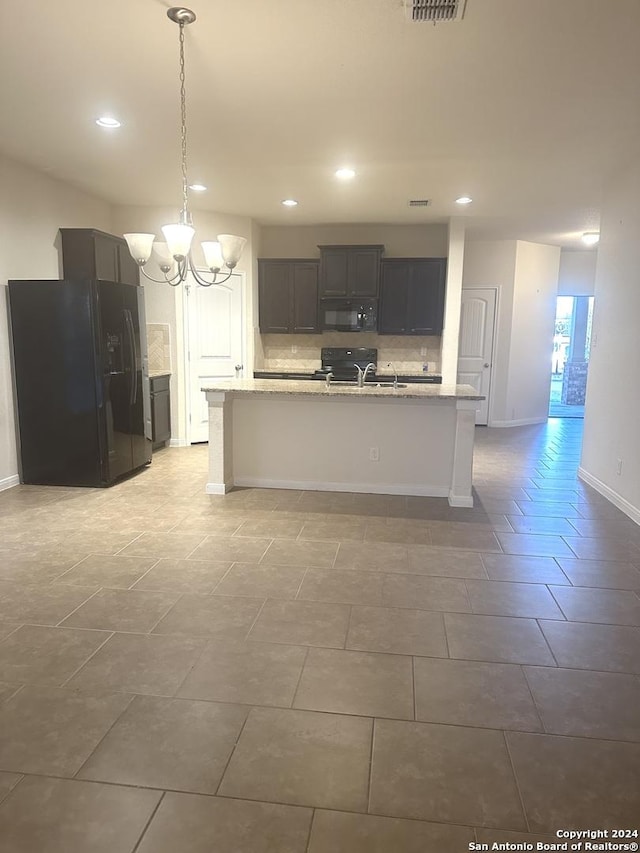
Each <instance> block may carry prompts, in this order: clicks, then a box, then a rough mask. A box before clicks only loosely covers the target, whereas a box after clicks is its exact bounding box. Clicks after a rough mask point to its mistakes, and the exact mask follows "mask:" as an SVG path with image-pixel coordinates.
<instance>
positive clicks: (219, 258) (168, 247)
mask: <svg viewBox="0 0 640 853" xmlns="http://www.w3.org/2000/svg"><path fill="white" fill-rule="evenodd" d="M167 15H168V17H169V18H170V19H171V20H172V21H173V22H174V23H176V24H178V26H179V28H180V36H179V45H180V138H181V143H182V149H181V166H182V209H181V211H180V215H179V218H178V222H175V223H173V224H171V225H163V227H162V233H163V234H164V237H165V240H166V243H154V240H155V237H156V235H155V234H125V235H124V238H125V240H126V241H127V245H128V246H129V251H130V252H131V256H132V257H133V259H134V260H135V262H136V263H137V264H138V266H139V267H140V269H141V270H142V273H143V275H144V276H145V278H148V279H150V280H151V281H159V282H160V283H162V282H166V283H167V284H170V285H171V286H172V287H177V286H178V285H179V284H182V282H184V281H185V280H186V278H187V275H188V274H189V273H191V275H192V276H193V278H194V279H195V280H196V281H197V282H198V284H200V285H202V286H203V287H211V285H212V284H221V283H222V282H225V281H227V279H229V277H230V276H231V273H232V272H233V270H234V269H235V267H236V264H237V263H238V261H239V260H240V255H241V254H242V250H243V248H244V245H245V243H246V242H247V241H246V239H245V238H244V237H236V236H235V235H234V234H218V238H217V240H216V241H208V242H205V243H202V244H201V245H202V251H203V253H204V259H205V264H206V265H207V267H208V269H209V271H210V272H211V273H212V274H213V278H212V279H211V281H207V279H205V278H203V277H202V275H201V274H200V273H199V272H198V270H197V269H196V266H195V264H194V262H193V257H192V255H191V241H192V240H193V235H194V234H195V229H194V228H193V224H192V217H191V212H190V210H189V189H190V186H189V180H188V178H187V99H186V93H185V74H184V28H185V27H186V26H187V24H192V23H193V22H194V21H195V19H196V16H195V12H192V11H191V9H184V8H182V7H181V6H174V7H172V8H171V9H168V10H167ZM154 250H155V253H156V256H157V257H158V263H159V266H160V269H161V270H162V273H163V275H164V279H156V278H152V277H151V276H150V275H149V274H148V273H147V272H146V271H145V269H144V267H145V264H146V263H147V261H148V260H149V258H150V257H151V252H152V251H154ZM225 266H226V268H227V270H228V272H227V273H226V275H224V277H223V278H218V275H219V273H220V270H221V269H222V267H225Z"/></svg>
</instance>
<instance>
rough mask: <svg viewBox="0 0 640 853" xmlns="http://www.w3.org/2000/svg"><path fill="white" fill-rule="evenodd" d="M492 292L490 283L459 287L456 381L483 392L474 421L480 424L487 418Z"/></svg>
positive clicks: (493, 313)
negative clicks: (460, 296) (472, 286)
mask: <svg viewBox="0 0 640 853" xmlns="http://www.w3.org/2000/svg"><path fill="white" fill-rule="evenodd" d="M496 296H497V291H496V289H495V288H492V287H484V288H479V287H478V288H463V289H462V307H461V310H460V338H459V341H458V382H459V384H460V385H471V386H472V387H473V388H475V389H476V391H477V392H478V394H482V395H483V396H484V398H485V399H484V400H482V402H481V403H480V408H479V409H478V411H477V412H476V424H480V425H484V426H486V425H487V422H488V420H489V401H490V394H491V375H492V371H493V339H494V328H495V318H496V301H497V299H496Z"/></svg>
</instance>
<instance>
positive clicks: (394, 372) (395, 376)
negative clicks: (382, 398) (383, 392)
mask: <svg viewBox="0 0 640 853" xmlns="http://www.w3.org/2000/svg"><path fill="white" fill-rule="evenodd" d="M387 367H390V368H391V370H393V387H394V388H397V387H398V371H397V370H396V369H395V367H394V364H393V362H392V361H390V362H389V363H388V364H387Z"/></svg>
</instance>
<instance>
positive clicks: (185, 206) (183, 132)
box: [180, 23, 189, 219]
mask: <svg viewBox="0 0 640 853" xmlns="http://www.w3.org/2000/svg"><path fill="white" fill-rule="evenodd" d="M180 123H181V124H180V139H181V146H182V210H183V214H184V217H185V219H186V218H187V215H188V210H189V181H188V179H187V95H186V90H185V73H184V24H183V23H180Z"/></svg>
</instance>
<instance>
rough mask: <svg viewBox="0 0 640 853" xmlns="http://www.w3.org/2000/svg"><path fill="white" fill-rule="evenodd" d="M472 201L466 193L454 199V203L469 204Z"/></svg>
mask: <svg viewBox="0 0 640 853" xmlns="http://www.w3.org/2000/svg"><path fill="white" fill-rule="evenodd" d="M472 201H473V199H472V198H470V197H469V196H468V195H461V196H460V198H457V199H456V204H471V202H472Z"/></svg>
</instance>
